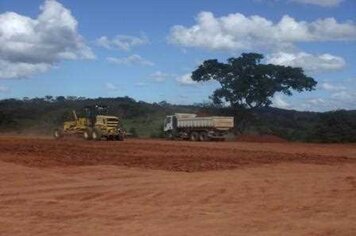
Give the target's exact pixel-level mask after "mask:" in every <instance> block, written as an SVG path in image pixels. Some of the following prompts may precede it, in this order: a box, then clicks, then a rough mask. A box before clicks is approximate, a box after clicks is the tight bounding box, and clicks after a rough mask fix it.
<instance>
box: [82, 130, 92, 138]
mask: <svg viewBox="0 0 356 236" xmlns="http://www.w3.org/2000/svg"><path fill="white" fill-rule="evenodd" d="M92 134H93V130H92V129H91V128H87V129H86V130H84V132H83V137H84V139H85V140H91V139H92V137H93V136H92Z"/></svg>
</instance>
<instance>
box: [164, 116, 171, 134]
mask: <svg viewBox="0 0 356 236" xmlns="http://www.w3.org/2000/svg"><path fill="white" fill-rule="evenodd" d="M163 130H164V131H165V132H167V131H171V130H173V119H172V116H167V117H166V119H165V120H164V129H163Z"/></svg>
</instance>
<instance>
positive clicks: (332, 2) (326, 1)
mask: <svg viewBox="0 0 356 236" xmlns="http://www.w3.org/2000/svg"><path fill="white" fill-rule="evenodd" d="M292 1H293V2H298V3H303V4H313V5H318V6H322V7H334V6H338V5H339V4H340V3H341V2H343V1H344V0H292Z"/></svg>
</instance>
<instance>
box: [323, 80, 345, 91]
mask: <svg viewBox="0 0 356 236" xmlns="http://www.w3.org/2000/svg"><path fill="white" fill-rule="evenodd" d="M320 87H321V88H322V89H324V90H326V91H330V92H335V91H342V90H346V89H347V88H346V87H345V86H342V85H334V84H331V83H327V82H324V83H322V84H321V85H320Z"/></svg>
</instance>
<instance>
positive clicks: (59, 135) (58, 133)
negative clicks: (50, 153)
mask: <svg viewBox="0 0 356 236" xmlns="http://www.w3.org/2000/svg"><path fill="white" fill-rule="evenodd" d="M53 137H54V138H55V139H60V138H62V137H63V131H62V130H61V129H55V130H54V131H53Z"/></svg>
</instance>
